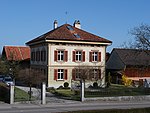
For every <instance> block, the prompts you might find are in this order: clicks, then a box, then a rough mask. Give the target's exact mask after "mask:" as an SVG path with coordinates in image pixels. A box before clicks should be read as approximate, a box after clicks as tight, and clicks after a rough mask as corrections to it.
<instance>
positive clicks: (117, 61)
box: [106, 48, 150, 83]
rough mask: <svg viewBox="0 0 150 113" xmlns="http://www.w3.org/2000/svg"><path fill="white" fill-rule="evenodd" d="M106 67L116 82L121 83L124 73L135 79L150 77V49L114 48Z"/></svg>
mask: <svg viewBox="0 0 150 113" xmlns="http://www.w3.org/2000/svg"><path fill="white" fill-rule="evenodd" d="M106 67H107V70H108V72H110V73H111V75H112V78H113V81H114V82H115V83H120V80H121V79H122V75H123V74H124V75H126V76H127V77H128V78H129V79H131V80H135V81H139V80H140V79H143V80H144V79H150V51H141V50H137V49H117V48H114V49H113V50H112V52H111V55H110V57H109V59H108V61H107V63H106Z"/></svg>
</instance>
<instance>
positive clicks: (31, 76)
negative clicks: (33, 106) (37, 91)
mask: <svg viewBox="0 0 150 113" xmlns="http://www.w3.org/2000/svg"><path fill="white" fill-rule="evenodd" d="M18 77H19V80H20V81H21V82H23V83H24V84H25V85H27V86H28V87H30V91H29V94H30V98H29V99H30V100H31V92H32V89H31V88H32V87H33V86H34V87H39V85H41V83H42V82H45V81H46V76H45V74H44V72H42V71H41V70H35V69H29V68H27V69H23V70H21V71H20V72H19V76H18Z"/></svg>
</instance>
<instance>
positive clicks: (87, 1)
mask: <svg viewBox="0 0 150 113" xmlns="http://www.w3.org/2000/svg"><path fill="white" fill-rule="evenodd" d="M54 20H57V21H58V26H61V25H63V24H65V23H68V24H70V25H73V23H74V21H75V20H80V23H81V29H83V30H85V31H87V32H90V33H92V34H95V35H98V36H100V37H104V38H106V39H108V40H111V41H112V42H113V43H112V45H111V46H109V47H108V48H107V51H108V52H111V50H112V49H113V48H117V47H120V45H121V44H123V43H124V42H125V41H128V40H130V39H132V38H133V36H131V35H130V34H129V31H130V30H131V29H133V28H134V27H136V26H139V25H140V24H142V23H144V24H149V25H150V0H0V52H2V48H3V46H25V43H26V42H28V41H30V40H32V39H34V38H36V37H38V36H40V35H42V34H44V33H46V32H48V31H50V30H52V29H53V22H54Z"/></svg>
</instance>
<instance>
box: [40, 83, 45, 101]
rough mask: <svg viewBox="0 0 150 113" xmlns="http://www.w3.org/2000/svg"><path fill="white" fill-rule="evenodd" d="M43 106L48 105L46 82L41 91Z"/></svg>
mask: <svg viewBox="0 0 150 113" xmlns="http://www.w3.org/2000/svg"><path fill="white" fill-rule="evenodd" d="M41 104H46V84H45V83H44V82H43V83H42V89H41Z"/></svg>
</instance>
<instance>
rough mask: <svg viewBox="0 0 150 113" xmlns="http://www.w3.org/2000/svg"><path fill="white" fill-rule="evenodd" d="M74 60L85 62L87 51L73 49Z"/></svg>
mask: <svg viewBox="0 0 150 113" xmlns="http://www.w3.org/2000/svg"><path fill="white" fill-rule="evenodd" d="M73 61H74V62H76V61H77V62H78V61H79V62H84V61H85V51H73Z"/></svg>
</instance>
